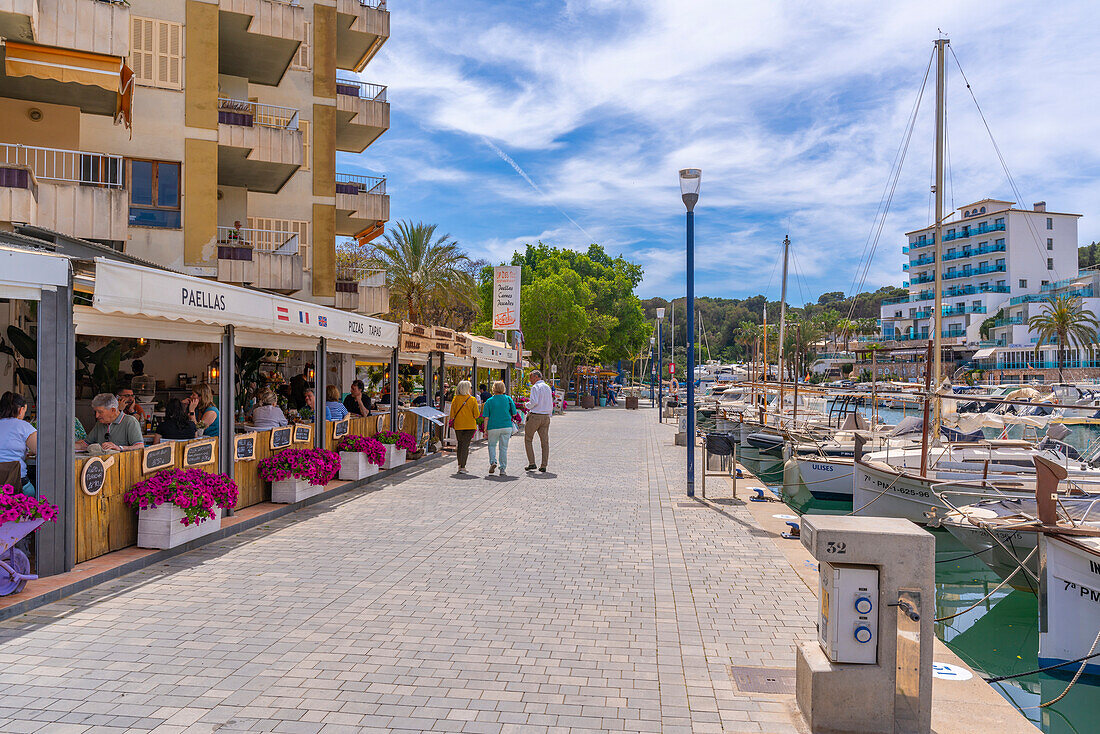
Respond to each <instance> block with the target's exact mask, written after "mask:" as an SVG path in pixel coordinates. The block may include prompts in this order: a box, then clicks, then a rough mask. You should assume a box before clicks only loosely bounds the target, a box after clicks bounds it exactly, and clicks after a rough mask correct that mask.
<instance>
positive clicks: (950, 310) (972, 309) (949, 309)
mask: <svg viewBox="0 0 1100 734" xmlns="http://www.w3.org/2000/svg"><path fill="white" fill-rule="evenodd" d="M941 313H942V314H943V315H944V316H965V315H966V314H968V313H986V308H985V306H963V307H961V308H960V307H959V306H944V307H943V308H942V309H941ZM931 315H932V309H931V308H924V309H921V310H920V311H917V312H916V313H915V314H914V315H913V316H912V318H915V319H926V318H928V317H929V316H931Z"/></svg>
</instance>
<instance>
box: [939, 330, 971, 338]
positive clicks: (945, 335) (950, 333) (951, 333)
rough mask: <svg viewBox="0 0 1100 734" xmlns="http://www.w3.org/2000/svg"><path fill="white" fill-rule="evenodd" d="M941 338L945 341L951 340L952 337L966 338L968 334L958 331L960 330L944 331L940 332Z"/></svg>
mask: <svg viewBox="0 0 1100 734" xmlns="http://www.w3.org/2000/svg"><path fill="white" fill-rule="evenodd" d="M940 336H942V337H943V338H944V339H950V338H952V337H958V336H966V332H965V331H961V330H958V329H955V330H948V329H944V330H942V331H941V332H940Z"/></svg>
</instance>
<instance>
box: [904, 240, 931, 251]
mask: <svg viewBox="0 0 1100 734" xmlns="http://www.w3.org/2000/svg"><path fill="white" fill-rule="evenodd" d="M934 244H936V238H935V237H933V238H932V239H930V240H917V241H916V242H910V243H909V249H910V250H915V249H917V248H918V247H928V246H929V245H934ZM908 251H909V250H906V252H908Z"/></svg>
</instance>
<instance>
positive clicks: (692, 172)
mask: <svg viewBox="0 0 1100 734" xmlns="http://www.w3.org/2000/svg"><path fill="white" fill-rule="evenodd" d="M702 179H703V171H702V170H701V169H698V168H682V169H680V198H681V199H683V200H684V206H686V207H687V210H688V211H689V212H690V211H694V210H695V203H696V202H697V201H699V183H700V182H701V181H702Z"/></svg>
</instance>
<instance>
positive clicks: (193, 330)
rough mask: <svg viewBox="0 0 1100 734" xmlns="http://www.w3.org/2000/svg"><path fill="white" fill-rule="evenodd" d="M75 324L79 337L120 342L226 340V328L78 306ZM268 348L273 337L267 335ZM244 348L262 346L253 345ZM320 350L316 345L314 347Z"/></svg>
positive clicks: (74, 314)
mask: <svg viewBox="0 0 1100 734" xmlns="http://www.w3.org/2000/svg"><path fill="white" fill-rule="evenodd" d="M73 323H74V324H75V325H76V333H77V334H83V335H85V336H107V337H117V338H120V339H141V338H145V339H162V340H164V341H178V342H202V343H205V344H217V343H218V342H220V341H221V340H222V334H223V333H224V332H223V330H222V327H220V326H215V325H212V324H192V323H188V322H186V321H169V320H168V319H154V318H149V317H147V316H127V315H126V314H117V313H114V314H105V313H100V312H99V311H96V310H95V309H94V308H92V307H91V306H74V307H73ZM267 341H268V344H270V342H271V335H270V334H268V335H267ZM242 346H262V345H249V344H244V345H242ZM314 346H316V343H314Z"/></svg>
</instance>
